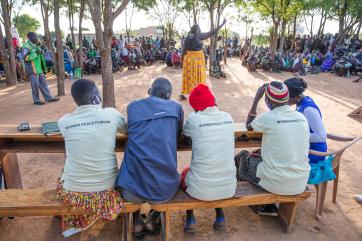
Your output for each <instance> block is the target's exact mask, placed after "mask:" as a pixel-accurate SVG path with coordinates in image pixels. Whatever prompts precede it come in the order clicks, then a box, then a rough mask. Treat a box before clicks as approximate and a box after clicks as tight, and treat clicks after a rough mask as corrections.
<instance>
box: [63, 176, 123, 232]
mask: <svg viewBox="0 0 362 241" xmlns="http://www.w3.org/2000/svg"><path fill="white" fill-rule="evenodd" d="M57 193H58V198H59V200H61V201H62V202H63V203H64V204H65V205H67V206H70V207H71V208H74V209H82V210H84V211H85V214H84V215H82V216H63V217H62V223H61V225H62V226H61V227H62V233H63V235H64V236H65V237H69V236H71V235H73V234H75V233H78V232H81V231H83V230H86V229H87V228H89V227H90V226H91V225H92V224H94V223H95V222H96V221H97V220H99V219H103V220H115V219H116V218H117V217H118V215H119V213H120V212H121V209H122V208H123V207H124V202H123V200H122V198H121V194H120V192H119V191H118V190H114V189H112V190H105V191H100V192H72V191H69V190H66V189H64V187H63V182H62V181H61V179H60V178H58V181H57Z"/></svg>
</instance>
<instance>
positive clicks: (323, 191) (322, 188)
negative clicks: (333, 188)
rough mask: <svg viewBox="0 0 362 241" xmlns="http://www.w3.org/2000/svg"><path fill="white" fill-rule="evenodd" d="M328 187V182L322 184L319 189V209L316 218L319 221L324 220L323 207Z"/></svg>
mask: <svg viewBox="0 0 362 241" xmlns="http://www.w3.org/2000/svg"><path fill="white" fill-rule="evenodd" d="M327 186H328V182H327V181H326V182H322V183H320V184H319V187H318V199H317V201H318V204H317V205H318V209H317V210H316V212H317V213H316V217H317V219H322V213H323V205H324V199H325V197H326V192H327Z"/></svg>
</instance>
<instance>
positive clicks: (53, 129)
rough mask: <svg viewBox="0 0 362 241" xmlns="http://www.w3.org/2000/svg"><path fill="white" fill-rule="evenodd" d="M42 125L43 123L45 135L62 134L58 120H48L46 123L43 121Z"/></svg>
mask: <svg viewBox="0 0 362 241" xmlns="http://www.w3.org/2000/svg"><path fill="white" fill-rule="evenodd" d="M41 125H42V129H43V134H44V135H45V136H51V135H59V134H60V130H59V127H58V122H57V121H54V122H46V123H43V124H41Z"/></svg>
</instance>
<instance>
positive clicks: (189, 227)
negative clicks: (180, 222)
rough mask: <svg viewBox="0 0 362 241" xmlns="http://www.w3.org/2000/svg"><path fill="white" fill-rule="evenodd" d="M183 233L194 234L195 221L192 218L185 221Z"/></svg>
mask: <svg viewBox="0 0 362 241" xmlns="http://www.w3.org/2000/svg"><path fill="white" fill-rule="evenodd" d="M184 231H185V233H194V232H196V221H195V219H194V218H190V219H186V223H185V227H184Z"/></svg>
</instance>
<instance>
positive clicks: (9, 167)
mask: <svg viewBox="0 0 362 241" xmlns="http://www.w3.org/2000/svg"><path fill="white" fill-rule="evenodd" d="M0 158H1V167H2V171H3V175H4V180H5V187H6V188H8V189H23V184H22V182H21V176H20V170H19V164H18V157H17V155H16V154H15V153H7V154H1V155H0Z"/></svg>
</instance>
